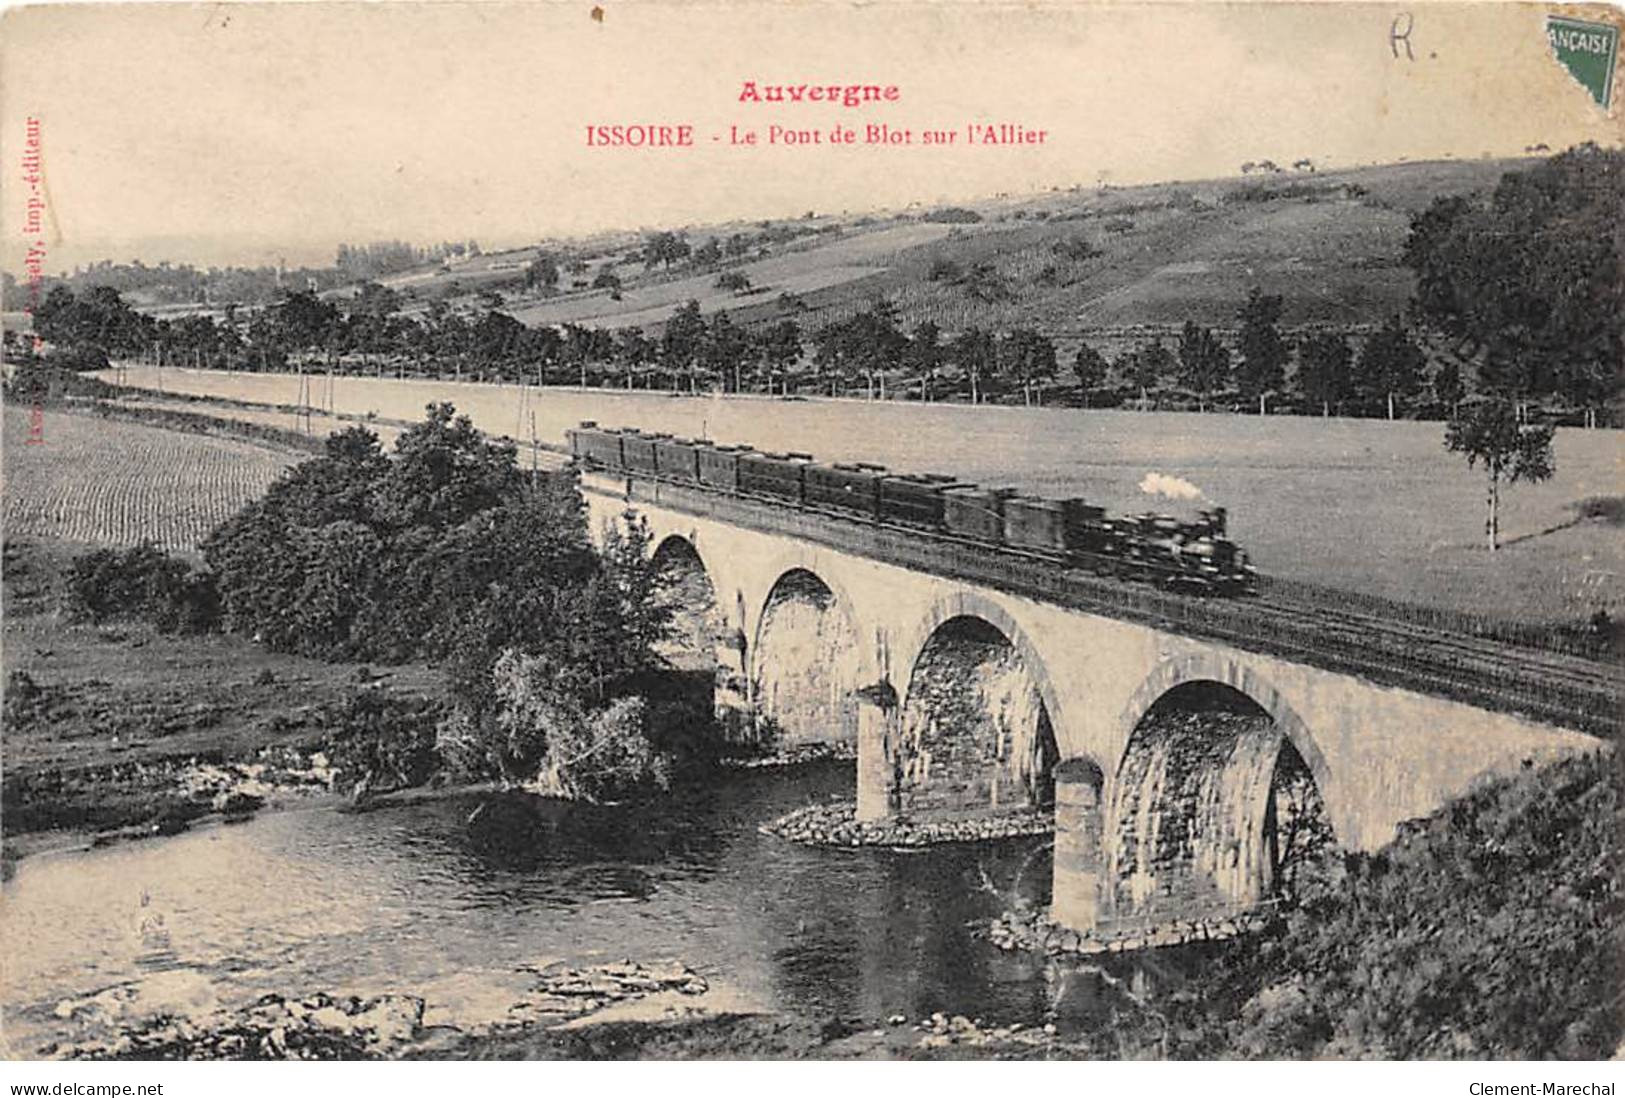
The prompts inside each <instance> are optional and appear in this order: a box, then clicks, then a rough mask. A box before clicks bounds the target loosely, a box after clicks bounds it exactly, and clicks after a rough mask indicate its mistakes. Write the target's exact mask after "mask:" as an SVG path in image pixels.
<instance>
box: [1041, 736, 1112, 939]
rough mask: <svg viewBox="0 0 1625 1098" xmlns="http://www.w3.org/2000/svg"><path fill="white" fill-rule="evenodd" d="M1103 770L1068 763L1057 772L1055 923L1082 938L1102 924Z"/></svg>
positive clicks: (1084, 761) (1073, 761) (1080, 762)
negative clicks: (1101, 819) (1080, 935)
mask: <svg viewBox="0 0 1625 1098" xmlns="http://www.w3.org/2000/svg"><path fill="white" fill-rule="evenodd" d="M1103 785H1104V778H1103V777H1102V775H1101V773H1100V768H1099V767H1098V766H1096V765H1095V764H1094V763H1092V762H1090V761H1089V760H1088V759H1068V760H1067V761H1066V762H1064V763H1062V764H1061V765H1060V766H1058V767H1056V768H1055V854H1054V870H1053V877H1052V881H1053V887H1052V888H1051V890H1050V891H1051V898H1050V918H1051V919H1052V920H1053V921H1055V922H1056V923H1058V924H1060V925H1061V926H1064V927H1066V928H1068V929H1069V930H1075V931H1077V932H1078V933H1080V934H1088V933H1090V932H1091V931H1093V930H1094V929H1095V927H1096V925H1097V924H1098V923H1099V921H1100V896H1101V862H1102V858H1101V821H1100V811H1101V788H1102V786H1103Z"/></svg>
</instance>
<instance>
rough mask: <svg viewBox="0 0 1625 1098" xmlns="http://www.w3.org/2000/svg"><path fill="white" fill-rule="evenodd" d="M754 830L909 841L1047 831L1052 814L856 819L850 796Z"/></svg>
mask: <svg viewBox="0 0 1625 1098" xmlns="http://www.w3.org/2000/svg"><path fill="white" fill-rule="evenodd" d="M760 830H761V831H762V832H763V833H764V834H768V835H776V836H778V837H779V838H781V839H788V840H790V841H791V842H798V843H808V844H810V845H813V846H848V847H851V846H910V847H912V846H930V845H933V844H936V843H968V842H980V841H984V840H988V839H1014V838H1020V837H1023V836H1027V835H1047V834H1049V833H1050V832H1052V831H1054V830H1055V819H1054V815H1053V814H1052V813H1048V812H1038V811H1031V810H1022V811H1016V812H1009V813H1005V814H1002V815H997V816H976V817H966V818H963V819H944V820H910V819H906V818H898V819H890V820H859V819H858V818H857V806H856V805H855V804H854V803H853V802H851V801H833V802H831V803H829V804H815V805H809V806H807V807H806V808H798V809H796V810H795V811H794V812H788V813H786V814H784V815H783V816H780V817H779V818H778V819H776V820H770V821H768V822H767V823H765V824H763V825H762V826H761V829H760Z"/></svg>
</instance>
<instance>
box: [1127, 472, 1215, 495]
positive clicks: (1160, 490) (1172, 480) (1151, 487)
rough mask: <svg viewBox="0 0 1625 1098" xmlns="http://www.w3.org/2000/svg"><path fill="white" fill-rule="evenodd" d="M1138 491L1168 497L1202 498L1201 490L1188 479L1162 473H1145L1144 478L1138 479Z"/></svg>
mask: <svg viewBox="0 0 1625 1098" xmlns="http://www.w3.org/2000/svg"><path fill="white" fill-rule="evenodd" d="M1140 491H1142V492H1144V493H1145V494H1146V495H1150V496H1164V497H1166V498H1168V499H1201V498H1202V490H1201V489H1200V488H1198V487H1197V486H1196V485H1194V484H1192V483H1191V482H1190V481H1188V480H1186V479H1184V478H1183V477H1171V476H1168V475H1166V474H1164V473H1147V474H1146V475H1145V479H1144V480H1142V481H1140Z"/></svg>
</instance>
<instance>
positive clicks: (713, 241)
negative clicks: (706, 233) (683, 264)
mask: <svg viewBox="0 0 1625 1098" xmlns="http://www.w3.org/2000/svg"><path fill="white" fill-rule="evenodd" d="M721 262H722V245H720V244H718V243H717V238H716V237H714V236H713V237H710V238H709V239H707V240H706V242H705V243H704V244H701V245H700V246H699V247H698V248H697V249H695V251H694V266H696V267H702V268H705V269H707V270H709V269H710V268H712V267H715V266H716V265H717V264H718V263H721Z"/></svg>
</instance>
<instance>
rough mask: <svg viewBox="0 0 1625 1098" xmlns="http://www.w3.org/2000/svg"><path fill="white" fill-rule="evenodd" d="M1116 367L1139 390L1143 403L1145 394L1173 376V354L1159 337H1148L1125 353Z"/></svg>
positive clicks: (1142, 402)
mask: <svg viewBox="0 0 1625 1098" xmlns="http://www.w3.org/2000/svg"><path fill="white" fill-rule="evenodd" d="M1118 369H1119V370H1121V371H1122V373H1123V374H1124V375H1125V376H1126V377H1127V378H1128V379H1129V382H1130V384H1132V385H1134V387H1135V388H1137V389H1139V390H1140V402H1141V404H1142V405H1144V404H1145V402H1146V400H1147V394H1148V393H1149V392H1150V391H1151V390H1153V389H1156V388H1158V387H1159V386H1161V385H1162V383H1163V382H1164V381H1166V380H1167V379H1168V378H1170V377H1172V376H1173V373H1174V356H1173V353H1172V352H1171V351H1169V350H1168V348H1166V347H1164V346H1163V345H1162V340H1161V339H1149V340H1146V341H1145V342H1143V343H1141V344H1140V345H1139V346H1138V347H1136V348H1135V349H1134V350H1133V351H1132V352H1131V353H1130V354H1128V355H1126V356H1125V357H1124V359H1123V361H1122V362H1120V363H1118Z"/></svg>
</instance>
